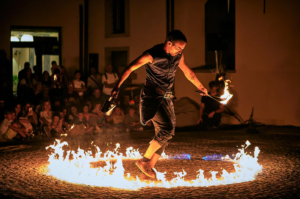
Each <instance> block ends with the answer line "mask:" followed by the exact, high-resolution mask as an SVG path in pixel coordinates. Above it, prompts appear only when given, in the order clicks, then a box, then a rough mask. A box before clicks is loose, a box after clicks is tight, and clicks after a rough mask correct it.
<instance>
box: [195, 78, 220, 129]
mask: <svg viewBox="0 0 300 199" xmlns="http://www.w3.org/2000/svg"><path fill="white" fill-rule="evenodd" d="M209 88H210V92H208V94H210V95H211V96H212V97H215V98H216V99H217V100H220V99H219V98H218V97H219V94H218V84H217V82H215V81H211V82H209ZM223 111H224V105H223V104H220V103H219V102H217V101H215V100H213V99H211V98H210V97H208V96H202V99H201V105H200V118H199V120H198V124H201V126H202V127H204V128H207V127H208V128H211V127H212V128H216V127H218V126H219V124H220V121H221V113H222V112H223Z"/></svg>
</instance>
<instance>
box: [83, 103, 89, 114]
mask: <svg viewBox="0 0 300 199" xmlns="http://www.w3.org/2000/svg"><path fill="white" fill-rule="evenodd" d="M88 112H89V105H88V104H85V105H83V113H88Z"/></svg>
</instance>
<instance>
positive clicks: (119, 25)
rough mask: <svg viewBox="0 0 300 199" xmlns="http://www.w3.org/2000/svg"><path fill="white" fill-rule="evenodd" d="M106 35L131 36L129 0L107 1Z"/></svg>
mask: <svg viewBox="0 0 300 199" xmlns="http://www.w3.org/2000/svg"><path fill="white" fill-rule="evenodd" d="M105 36H106V37H128V36H129V0H106V1H105Z"/></svg>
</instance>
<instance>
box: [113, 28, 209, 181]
mask: <svg viewBox="0 0 300 199" xmlns="http://www.w3.org/2000/svg"><path fill="white" fill-rule="evenodd" d="M186 42H187V39H186V37H185V35H184V34H183V33H182V32H181V31H180V30H173V31H171V32H170V33H168V35H167V38H166V40H165V43H162V44H158V45H156V46H154V47H152V48H151V49H149V50H147V51H145V52H144V53H143V54H142V55H141V56H140V57H138V58H137V59H136V60H134V61H133V62H132V63H130V64H129V66H127V67H126V68H125V70H124V71H123V73H122V74H121V76H120V78H119V80H118V81H117V82H116V86H115V87H114V88H113V90H112V92H111V96H112V97H116V96H117V95H118V92H119V88H120V87H121V85H122V83H123V82H124V81H125V80H126V79H127V78H128V76H129V75H130V73H131V72H133V71H134V70H136V69H138V68H140V67H141V66H145V69H146V73H147V77H146V84H145V86H144V87H143V89H142V90H141V95H140V96H141V100H140V113H141V114H140V120H141V123H142V125H144V126H145V125H147V123H149V122H150V121H152V122H153V124H154V127H155V136H154V138H153V140H152V141H151V143H150V146H149V147H148V149H147V151H146V153H145V155H144V157H143V158H142V159H141V160H139V161H137V162H136V165H137V166H138V168H139V169H140V170H141V171H142V172H143V173H144V174H145V177H146V176H147V177H149V178H152V179H155V178H156V173H155V171H154V170H153V168H154V165H155V164H156V162H157V160H158V159H159V157H160V156H161V154H162V152H163V150H164V149H165V147H166V146H167V145H168V143H169V141H170V140H171V139H172V137H173V136H174V135H175V125H176V118H175V111H174V106H173V101H172V92H171V91H172V88H173V85H174V79H175V73H176V70H177V68H178V67H179V68H180V69H181V70H182V71H183V73H184V75H185V76H186V78H187V79H188V80H189V81H191V82H192V83H193V84H194V85H195V86H196V87H197V89H199V90H202V91H203V92H204V93H205V94H207V90H206V89H205V88H204V87H203V85H202V84H201V82H200V81H199V80H198V78H197V76H196V75H195V73H194V72H193V71H192V70H191V69H190V68H189V67H188V66H187V65H186V63H185V61H184V55H183V53H182V51H183V49H184V48H185V46H186ZM147 177H146V178H147Z"/></svg>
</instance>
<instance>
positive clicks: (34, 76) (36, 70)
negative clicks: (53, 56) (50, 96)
mask: <svg viewBox="0 0 300 199" xmlns="http://www.w3.org/2000/svg"><path fill="white" fill-rule="evenodd" d="M40 68H41V67H38V66H33V71H34V73H33V74H32V75H31V79H32V83H33V84H34V85H35V84H36V82H41V81H42V71H41V69H40ZM34 79H35V81H34Z"/></svg>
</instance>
